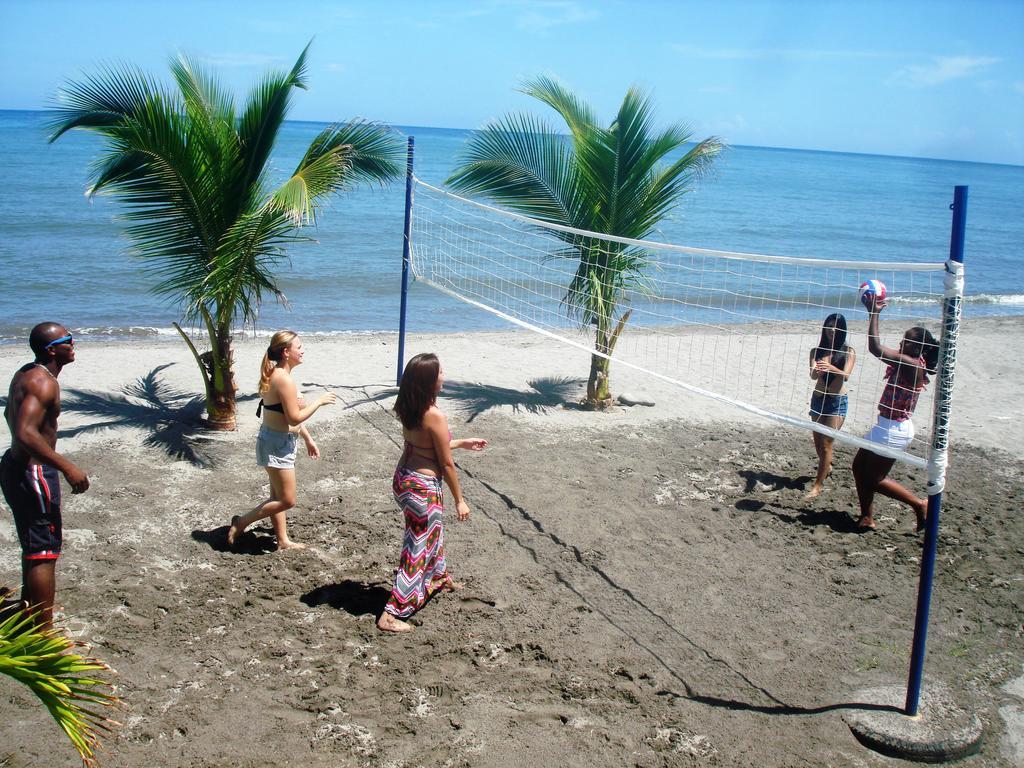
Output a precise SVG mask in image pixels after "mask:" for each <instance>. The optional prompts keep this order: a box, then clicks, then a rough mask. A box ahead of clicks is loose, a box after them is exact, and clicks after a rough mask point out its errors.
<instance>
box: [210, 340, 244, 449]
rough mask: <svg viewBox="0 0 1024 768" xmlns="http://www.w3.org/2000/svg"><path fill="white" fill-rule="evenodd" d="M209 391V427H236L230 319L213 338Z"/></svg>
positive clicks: (228, 429) (220, 428) (230, 428)
mask: <svg viewBox="0 0 1024 768" xmlns="http://www.w3.org/2000/svg"><path fill="white" fill-rule="evenodd" d="M211 341H212V342H213V349H212V350H211V351H210V369H211V370H210V391H209V394H208V395H207V398H206V414H207V419H206V420H207V424H208V425H209V427H210V429H216V430H225V431H230V430H233V429H235V426H236V425H235V412H236V410H237V401H236V399H235V393H236V391H237V387H236V386H235V371H234V363H235V361H234V353H233V351H232V349H231V326H230V323H221V324H219V326H218V328H217V333H216V336H215V337H214V338H213V339H211Z"/></svg>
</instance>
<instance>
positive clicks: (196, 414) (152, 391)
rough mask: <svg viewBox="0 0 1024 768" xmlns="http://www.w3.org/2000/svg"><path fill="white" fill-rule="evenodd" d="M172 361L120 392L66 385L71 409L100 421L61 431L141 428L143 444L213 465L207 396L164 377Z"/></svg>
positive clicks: (68, 433)
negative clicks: (208, 447)
mask: <svg viewBox="0 0 1024 768" xmlns="http://www.w3.org/2000/svg"><path fill="white" fill-rule="evenodd" d="M172 365H174V363H165V364H163V365H158V366H157V367H156V368H154V369H153V370H152V371H150V372H149V373H147V374H146V375H145V376H141V377H139V378H138V379H136V380H135V381H133V382H131V383H130V384H126V385H125V386H124V387H122V388H121V392H120V393H116V394H110V393H106V392H96V391H93V390H85V389H66V390H65V391H64V392H65V394H64V402H65V404H66V405H67V406H68V408H69V409H71V410H74V411H75V412H77V413H81V414H85V415H86V416H92V417H95V418H96V419H98V420H97V421H94V422H92V423H90V424H84V425H82V426H79V427H72V428H70V429H61V430H60V431H59V432H58V436H59V437H74V436H75V435H79V434H82V433H85V432H92V431H94V430H98V429H105V428H108V427H137V428H141V429H144V430H148V431H149V434H148V435H147V436H146V438H145V440H144V441H143V444H144V445H146V446H148V447H152V448H159V449H161V450H163V451H164V452H165V453H166V454H167V455H168V456H171V457H173V458H175V459H178V460H182V461H188V462H189V463H191V464H193V465H195V466H199V467H209V466H211V465H212V464H213V458H212V457H211V455H210V453H209V452H208V450H206V448H205V446H204V445H203V444H204V443H205V442H207V441H208V440H209V438H208V437H205V436H204V435H205V433H206V429H205V426H204V422H203V420H202V415H203V412H204V410H205V400H204V398H203V397H202V396H199V395H195V394H192V393H188V392H183V391H182V390H180V389H177V388H175V387H172V386H170V385H168V384H167V383H166V382H164V381H163V380H162V379H161V376H160V374H161V373H162V372H163V371H164V370H165V369H167V368H169V367H170V366H172ZM245 399H247V398H245V397H242V398H239V400H245Z"/></svg>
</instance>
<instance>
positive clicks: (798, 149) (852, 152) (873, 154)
mask: <svg viewBox="0 0 1024 768" xmlns="http://www.w3.org/2000/svg"><path fill="white" fill-rule="evenodd" d="M54 111H56V110H55V109H45V108H42V109H40V108H36V109H24V108H10V107H0V112H40V113H46V112H54ZM354 119H365V120H369V118H354ZM284 122H285V123H309V124H311V125H325V126H326V125H332V124H334V123H340V122H345V121H343V120H299V119H290V120H285V121H284ZM371 122H377V123H383V124H384V125H388V126H391V127H392V128H397V129H404V128H412V129H416V128H425V129H427V130H432V131H464V132H471V131H479V130H481V129H480V128H462V127H458V126H449V125H413V124H408V125H405V124H401V123H390V122H387V121H384V120H373V121H371ZM400 132H401V133H404V134H405V135H407V136H408V135H411V134H408V133H407V132H406V131H404V130H402V131H400ZM562 135H566V134H562ZM729 147H736V148H742V149H767V150H775V151H784V152H818V153H821V154H830V155H855V156H862V157H886V158H895V159H901V160H929V161H934V162H941V163H966V164H970V165H994V166H999V167H1005V168H1024V162H1022V163H1011V162H995V161H992V160H962V159H958V158H951V157H924V156H922V155H899V154H888V153H885V152H859V151H856V150H848V149H819V148H815V147H782V146H769V145H767V144H729V143H728V142H726V148H729Z"/></svg>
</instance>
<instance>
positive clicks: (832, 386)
mask: <svg viewBox="0 0 1024 768" xmlns="http://www.w3.org/2000/svg"><path fill="white" fill-rule="evenodd" d="M856 362H857V353H856V352H854V351H853V348H852V347H850V346H847V344H846V318H845V317H843V316H842V315H840V314H839V313H834V314H831V315H829V316H828V317H826V318H825V322H824V323H823V324H822V326H821V338H820V339H819V340H818V346H816V347H814V348H813V349H812V350H811V356H810V365H811V378H812V379H813V380H814V394H813V395H811V412H810V417H811V421H813V422H815V423H816V424H821V425H822V426H824V427H829V428H830V429H837V430H838V429H842V427H843V422H844V421H846V407H847V400H848V397H847V394H846V380H847V379H848V378H850V374H851V373H852V372H853V366H854V365H855V364H856ZM812 434H813V436H814V450H815V452H816V453H817V454H818V472H817V474H816V475H815V478H814V485H812V486H811V490H809V491H808V492H807V495H806V496H805V497H804V498H806V499H813V498H815V497H816V496H818V494H820V493H821V491H822V490H823V489H824V487H825V478H826V477H828V476H829V474H831V472H832V438H831V437H829V436H828V435H822V434H819V433H818V432H814V433H812Z"/></svg>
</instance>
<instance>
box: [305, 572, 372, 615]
mask: <svg viewBox="0 0 1024 768" xmlns="http://www.w3.org/2000/svg"><path fill="white" fill-rule="evenodd" d="M390 596H391V590H389V589H385V588H384V587H382V586H380V585H379V584H364V583H362V582H359V581H352V580H351V579H346V580H345V581H342V582H340V583H338V584H326V585H324V586H322V587H317V588H316V589H313V590H310V591H309V592H307V593H306V594H304V595H303V596H302V597H301V598H300V600H302V602H304V603H305V604H306V605H308V606H309V607H310V608H316V607H317V606H321V605H329V606H330V607H331V608H334V609H340V610H343V611H345V612H346V613H349V614H351V615H353V616H379V615H380V614H381V611H383V610H384V606H385V605H386V604H387V602H388V598H389V597H390Z"/></svg>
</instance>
